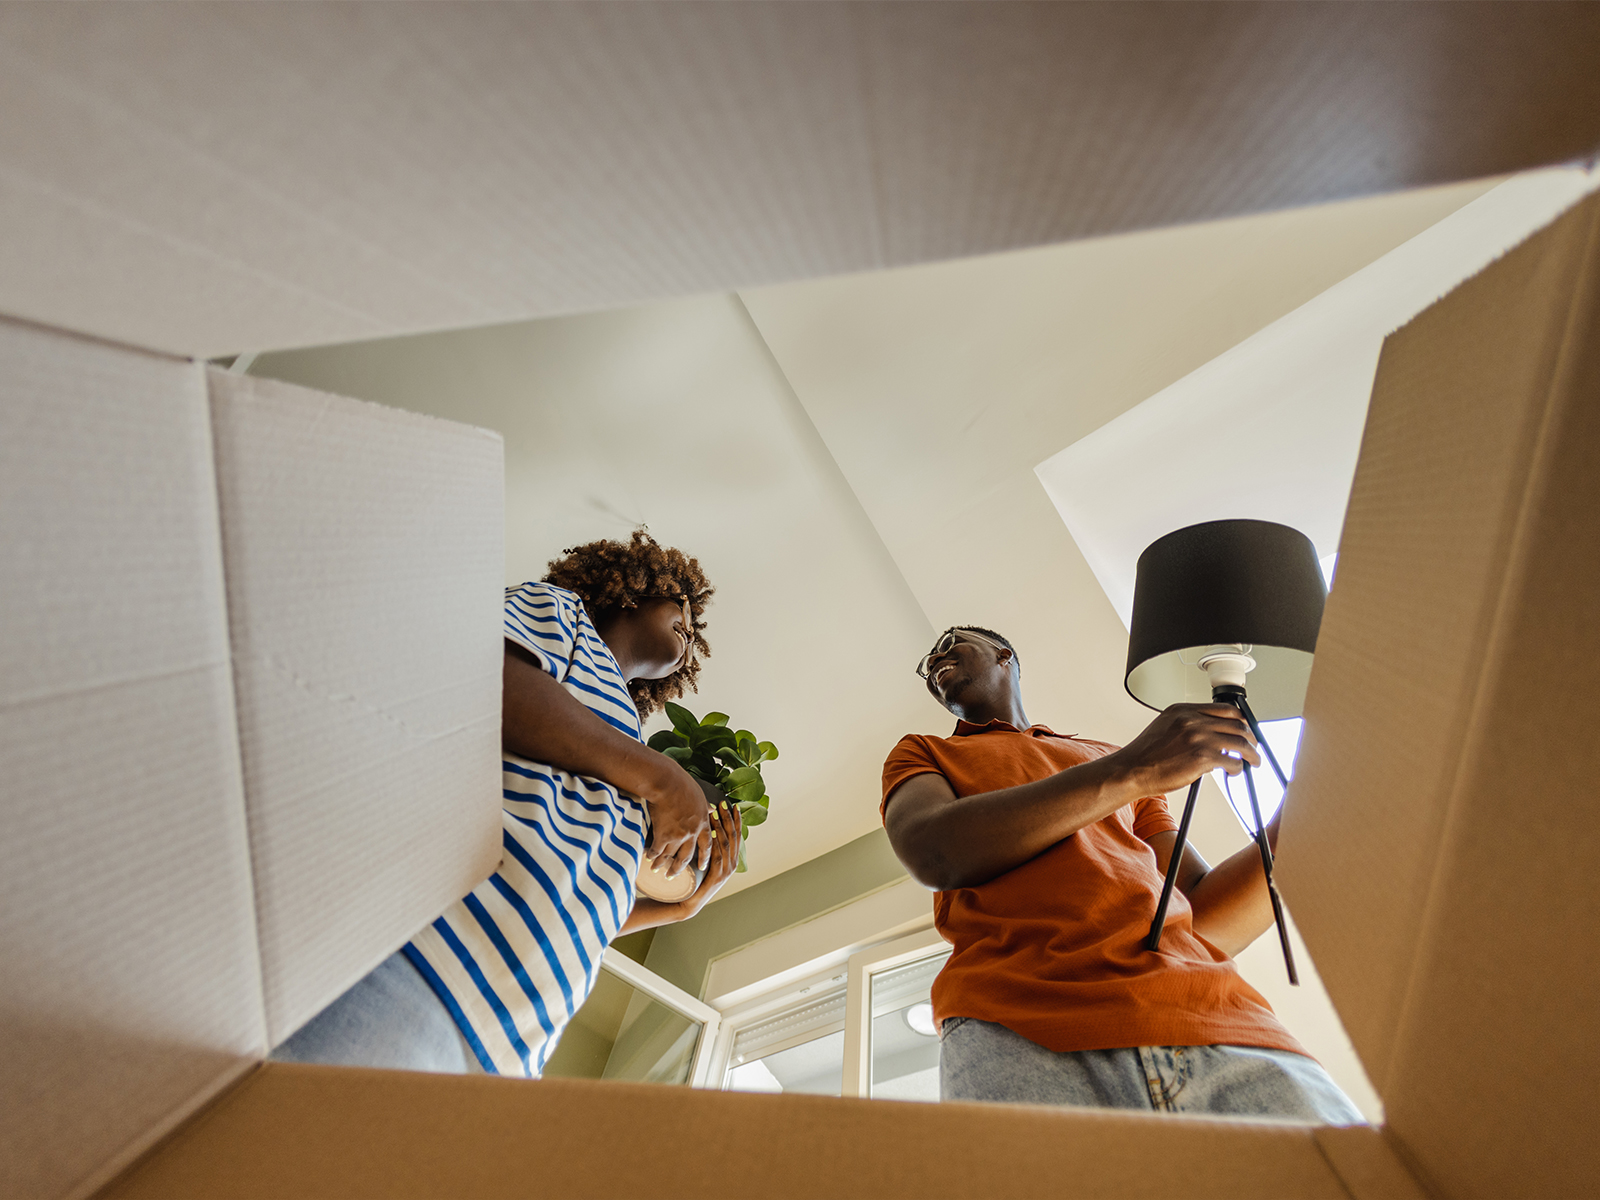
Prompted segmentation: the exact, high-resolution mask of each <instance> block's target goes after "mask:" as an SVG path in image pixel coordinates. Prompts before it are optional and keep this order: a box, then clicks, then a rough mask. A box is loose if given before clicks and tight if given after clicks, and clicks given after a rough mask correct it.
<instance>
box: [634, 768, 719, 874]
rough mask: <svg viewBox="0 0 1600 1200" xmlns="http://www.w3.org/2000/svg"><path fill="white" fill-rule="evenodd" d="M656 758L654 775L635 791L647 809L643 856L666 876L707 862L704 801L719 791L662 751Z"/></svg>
mask: <svg viewBox="0 0 1600 1200" xmlns="http://www.w3.org/2000/svg"><path fill="white" fill-rule="evenodd" d="M652 753H654V751H652ZM657 757H659V758H660V759H661V767H660V771H659V775H658V777H657V778H655V779H653V780H651V781H650V784H649V785H648V787H647V788H645V789H644V790H642V791H640V792H639V799H641V800H643V801H644V802H645V804H646V805H647V806H648V807H649V809H650V845H649V846H647V847H646V848H645V856H646V857H647V858H648V859H649V860H650V866H651V867H652V868H657V867H664V868H666V874H667V878H669V879H670V878H672V877H673V876H674V875H677V874H678V873H679V872H681V871H683V870H684V869H685V868H686V867H691V866H699V867H701V868H705V867H706V866H707V864H708V863H709V862H710V861H711V841H712V838H711V807H710V804H709V803H707V801H708V799H710V798H711V797H718V796H720V793H718V792H717V791H716V790H715V789H713V788H711V787H710V786H709V785H707V784H704V783H702V782H701V781H700V780H698V779H696V778H695V777H694V776H693V775H691V774H689V772H687V771H685V770H684V769H683V768H682V767H680V766H679V765H678V764H677V763H675V762H673V761H672V760H671V759H670V758H668V757H667V756H666V755H665V754H661V755H658V756H657Z"/></svg>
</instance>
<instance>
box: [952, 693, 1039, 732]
mask: <svg viewBox="0 0 1600 1200" xmlns="http://www.w3.org/2000/svg"><path fill="white" fill-rule="evenodd" d="M956 716H958V717H959V718H961V720H963V721H966V722H967V723H968V724H970V725H987V724H988V723H989V722H990V721H1004V722H1005V723H1006V724H1007V725H1011V726H1013V727H1015V728H1017V729H1026V728H1028V726H1029V725H1030V724H1032V722H1030V721H1029V720H1028V714H1027V713H1025V712H1023V711H1022V702H1021V701H1020V700H1017V699H1014V698H1013V699H1011V700H1010V701H1009V702H1008V703H1003V704H999V703H997V704H974V705H972V706H971V707H970V708H967V707H964V708H962V710H961V711H959V712H957V713H956Z"/></svg>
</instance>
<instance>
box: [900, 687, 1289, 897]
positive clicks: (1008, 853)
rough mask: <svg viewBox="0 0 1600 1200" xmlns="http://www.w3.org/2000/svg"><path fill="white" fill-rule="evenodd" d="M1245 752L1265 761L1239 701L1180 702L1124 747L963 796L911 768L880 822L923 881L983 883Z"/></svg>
mask: <svg viewBox="0 0 1600 1200" xmlns="http://www.w3.org/2000/svg"><path fill="white" fill-rule="evenodd" d="M977 736H982V735H977ZM1240 756H1243V757H1244V758H1246V759H1248V760H1249V761H1250V762H1251V763H1257V764H1258V763H1259V762H1260V757H1259V755H1258V754H1257V753H1256V748H1255V739H1254V738H1253V737H1252V736H1251V734H1250V729H1249V726H1248V725H1246V724H1245V721H1244V718H1243V717H1242V716H1241V715H1240V714H1239V711H1238V709H1236V708H1233V707H1232V706H1231V705H1225V704H1175V705H1173V706H1172V707H1171V708H1169V709H1167V710H1166V711H1165V712H1163V713H1161V714H1160V715H1159V716H1157V717H1156V719H1155V720H1154V721H1152V722H1150V724H1149V725H1148V726H1146V727H1145V729H1144V731H1143V732H1142V733H1140V734H1139V736H1138V737H1136V738H1134V740H1133V741H1131V742H1129V743H1128V744H1127V745H1126V746H1124V747H1123V748H1122V749H1120V750H1117V751H1114V752H1113V753H1111V754H1108V755H1106V756H1105V757H1104V758H1098V759H1095V760H1094V761H1093V762H1087V763H1083V764H1082V765H1080V766H1076V767H1069V768H1068V769H1067V770H1065V771H1061V772H1058V773H1057V774H1055V775H1051V776H1049V777H1048V778H1046V779H1038V780H1034V781H1033V782H1032V783H1024V784H1020V785H1018V786H1017V787H1011V788H1002V789H999V790H997V791H992V792H978V793H975V794H973V795H971V796H957V795H956V794H955V791H954V790H953V789H952V788H951V787H950V784H949V782H948V781H947V780H946V779H945V778H944V776H942V775H937V774H924V775H914V776H912V777H911V778H910V779H908V780H906V781H905V782H904V783H902V784H901V785H900V786H899V787H897V788H896V789H895V790H894V791H893V792H892V793H891V794H890V796H889V798H888V800H887V802H886V807H885V810H884V825H885V827H886V828H887V829H888V833H889V844H890V845H892V846H893V847H894V851H895V853H896V854H897V855H898V856H899V858H900V861H901V862H902V863H904V864H905V867H906V870H907V871H909V872H910V873H911V877H912V878H913V879H915V880H916V881H917V882H918V883H921V884H922V885H923V886H925V887H930V888H934V889H936V890H939V891H948V890H950V889H951V888H964V887H977V886H978V885H980V884H984V883H987V882H989V880H991V879H994V878H995V877H996V876H998V875H1003V874H1005V872H1007V871H1009V870H1011V869H1012V868H1013V867H1017V866H1020V865H1021V864H1023V863H1025V862H1027V861H1028V860H1029V859H1031V858H1036V857H1037V856H1038V855H1040V854H1042V853H1043V852H1044V851H1046V850H1048V849H1049V848H1050V847H1051V846H1053V845H1055V844H1056V843H1057V842H1059V841H1061V840H1062V839H1063V838H1068V837H1071V836H1072V835H1073V834H1074V833H1076V832H1078V830H1080V829H1082V828H1084V827H1085V826H1087V825H1092V824H1094V823H1095V822H1096V821H1099V820H1103V819H1104V818H1106V817H1108V816H1110V815H1111V814H1112V813H1114V812H1116V811H1117V809H1119V808H1121V807H1123V806H1124V805H1126V804H1130V803H1132V802H1133V801H1134V800H1137V799H1139V798H1140V797H1141V796H1158V795H1163V794H1165V793H1167V792H1170V791H1174V790H1176V789H1177V788H1180V787H1183V786H1185V785H1186V784H1188V783H1191V782H1192V781H1194V780H1195V779H1198V778H1199V777H1200V776H1201V775H1203V774H1205V773H1206V772H1207V771H1210V770H1214V769H1216V768H1219V767H1220V768H1222V769H1224V770H1229V769H1230V768H1231V770H1232V771H1234V772H1237V771H1238V770H1239V757H1240Z"/></svg>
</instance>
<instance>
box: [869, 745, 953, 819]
mask: <svg viewBox="0 0 1600 1200" xmlns="http://www.w3.org/2000/svg"><path fill="white" fill-rule="evenodd" d="M928 774H933V775H940V774H943V772H942V771H940V770H939V764H938V763H936V762H934V760H933V755H932V753H930V752H929V750H928V747H927V745H926V744H925V743H924V742H923V740H922V739H921V738H920V737H918V736H917V735H916V734H914V733H908V734H906V736H905V737H903V738H901V739H900V740H899V741H898V742H896V743H895V747H894V749H893V750H891V751H889V757H888V758H887V759H885V760H884V763H883V799H882V800H880V801H879V802H878V818H879V820H882V819H883V813H884V810H885V809H886V808H887V807H888V805H889V796H890V794H891V793H892V792H893V791H894V790H895V788H897V787H899V786H900V785H901V784H902V783H904V782H905V781H906V780H908V779H910V778H911V777H912V776H913V775H928Z"/></svg>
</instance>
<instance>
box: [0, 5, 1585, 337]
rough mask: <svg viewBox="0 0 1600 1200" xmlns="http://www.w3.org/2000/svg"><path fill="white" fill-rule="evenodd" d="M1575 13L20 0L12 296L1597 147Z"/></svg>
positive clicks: (479, 299) (144, 327)
mask: <svg viewBox="0 0 1600 1200" xmlns="http://www.w3.org/2000/svg"><path fill="white" fill-rule="evenodd" d="M1597 57H1600V9H1597V8H1596V6H1594V5H1585V4H1525V3H1515V2H1513V3H1479V4H1471V5H1456V4H1361V5H1357V4H1273V3H1261V4H1256V3H1212V4H1195V5H1172V4H1163V3H1150V4H1146V3H1104V4H1092V3H1081V4H1007V5H995V4H989V3H982V2H977V3H934V4H921V3H899V2H894V3H882V4H852V3H813V4H803V5H763V4H742V5H739V4H733V5H730V4H715V3H712V4H701V3H680V4H661V5H556V4H523V5H492V4H491V5H472V6H463V5H390V4H383V3H374V4H358V3H351V4H338V5H316V6H310V5H291V6H280V5H60V6H58V5H35V4H11V5H7V6H5V7H4V8H0V64H3V69H0V111H4V112H5V113H7V114H8V119H7V120H6V121H5V122H4V123H3V124H0V229H3V230H4V231H5V233H4V236H3V237H0V311H7V312H10V313H13V314H17V315H21V316H26V317H29V318H32V319H36V320H40V321H45V322H48V323H51V324H56V325H61V326H64V327H68V328H76V329H80V330H85V331H89V332H94V333H98V334H101V335H103V336H109V337H115V338H119V339H121V340H125V341H129V342H133V343H136V344H140V345H149V346H156V347H161V348H165V349H169V350H174V351H180V352H184V353H196V354H204V355H212V354H221V353H227V352H233V351H239V350H263V349H270V348H275V347H284V346H294V345H305V344H312V343H318V342H336V341H345V340H351V339H356V338H369V337H378V336H382V335H385V334H398V333H405V332H414V331H418V330H424V329H436V328H445V327H452V326H468V325H481V324H487V323H490V322H495V321H510V320H515V319H522V318H528V317H533V316H541V315H549V314H553V313H562V312H575V311H582V310H589V309H596V308H603V307H612V306H620V305H625V304H631V303H636V302H639V301H641V300H645V299H650V298H656V297H663V296H670V295H682V294H688V293H694V292H700V291H708V290H724V289H727V288H730V287H743V286H752V285H756V284H761V283H772V282H778V281H782V280H788V279H796V278H804V277H816V276H822V275H828V274H835V273H840V272H845V271H855V270H866V269H872V268H876V267H883V266H890V265H898V264H905V263H912V262H919V261H929V260H933V259H940V258H947V257H952V256H958V255H969V254H978V253H984V252H990V251H998V250H1005V249H1011V248H1017V247H1023V246H1030V245H1039V244H1043V243H1047V242H1052V241H1059V240H1063V239H1067V238H1077V237H1086V236H1092V235H1099V234H1107V233H1113V232H1117V231H1123V230H1129V229H1138V228H1150V227H1154V226H1160V225H1166V224H1173V223H1180V222H1185V221H1195V220H1202V219H1206V218H1212V217H1219V216H1225V215H1230V214H1238V213H1245V212H1252V211H1261V210H1265V209H1272V208H1281V207H1287V206H1291V205H1297V204H1309V203H1314V202H1317V201H1324V200H1331V199H1337V198H1343V197H1349V196H1354V195H1361V194H1370V193H1374V192H1381V191H1386V190H1394V189H1399V188H1406V187H1413V186H1418V185H1422V184H1428V183H1439V182H1445V181H1450V180H1459V179H1466V178H1475V177H1482V176H1488V175H1495V174H1500V173H1504V172H1508V171H1512V170H1516V169H1520V168H1524V167H1529V166H1534V165H1538V164H1542V163H1548V162H1552V161H1557V160H1564V159H1568V158H1573V157H1577V156H1582V155H1584V154H1587V153H1589V152H1591V151H1593V150H1594V149H1595V147H1596V146H1597V145H1600V71H1597V70H1596V69H1595V63H1596V60H1597Z"/></svg>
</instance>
